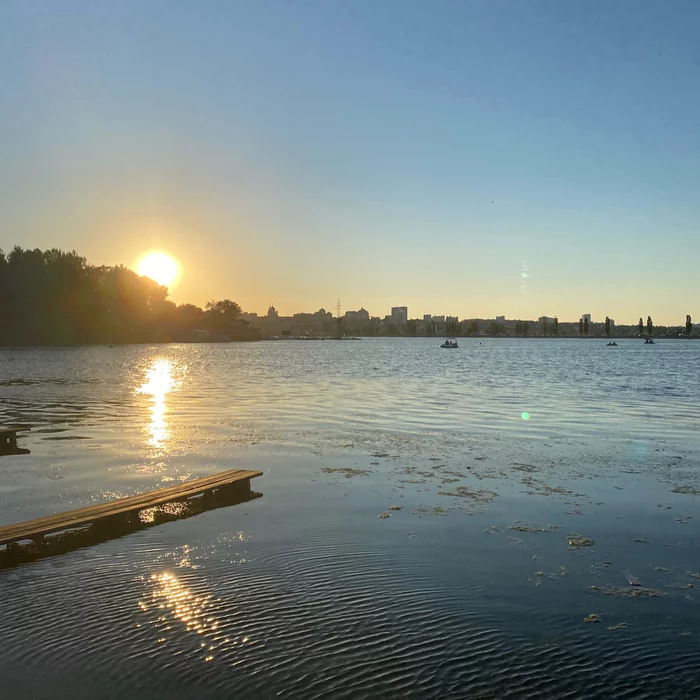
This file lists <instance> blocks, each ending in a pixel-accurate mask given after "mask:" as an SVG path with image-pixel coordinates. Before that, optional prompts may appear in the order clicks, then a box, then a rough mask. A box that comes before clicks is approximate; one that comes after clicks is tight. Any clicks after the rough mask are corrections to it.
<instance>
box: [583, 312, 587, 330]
mask: <svg viewBox="0 0 700 700" xmlns="http://www.w3.org/2000/svg"><path fill="white" fill-rule="evenodd" d="M583 334H584V335H588V316H584V317H583Z"/></svg>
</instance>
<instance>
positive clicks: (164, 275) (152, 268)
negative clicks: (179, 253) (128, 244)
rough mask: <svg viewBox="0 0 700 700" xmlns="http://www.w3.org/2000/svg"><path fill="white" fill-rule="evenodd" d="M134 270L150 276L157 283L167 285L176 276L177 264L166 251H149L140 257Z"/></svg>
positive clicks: (173, 280) (144, 275)
mask: <svg viewBox="0 0 700 700" xmlns="http://www.w3.org/2000/svg"><path fill="white" fill-rule="evenodd" d="M136 271H137V272H138V273H139V275H142V276H143V277H150V278H151V279H152V280H154V281H155V282H158V284H162V285H164V286H166V287H167V286H169V285H171V284H172V283H173V282H175V280H176V279H177V277H178V273H179V265H178V264H177V260H175V258H173V257H172V256H170V255H168V254H167V253H162V252H160V251H151V252H150V253H146V254H145V255H143V256H142V257H141V259H140V260H139V261H138V263H137V266H136Z"/></svg>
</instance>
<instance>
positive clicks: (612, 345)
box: [606, 342, 617, 348]
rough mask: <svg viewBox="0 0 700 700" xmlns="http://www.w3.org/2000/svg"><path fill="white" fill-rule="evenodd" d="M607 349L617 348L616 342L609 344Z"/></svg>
mask: <svg viewBox="0 0 700 700" xmlns="http://www.w3.org/2000/svg"><path fill="white" fill-rule="evenodd" d="M606 347H608V348H616V347H617V343H615V342H612V343H608V344H607V346H606Z"/></svg>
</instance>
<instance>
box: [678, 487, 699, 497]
mask: <svg viewBox="0 0 700 700" xmlns="http://www.w3.org/2000/svg"><path fill="white" fill-rule="evenodd" d="M671 493H687V494H688V495H690V496H700V491H698V490H697V489H694V488H693V487H692V486H676V488H675V489H671Z"/></svg>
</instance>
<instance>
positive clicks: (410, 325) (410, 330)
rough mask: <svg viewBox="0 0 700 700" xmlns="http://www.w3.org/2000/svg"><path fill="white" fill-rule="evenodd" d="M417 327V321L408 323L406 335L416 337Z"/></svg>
mask: <svg viewBox="0 0 700 700" xmlns="http://www.w3.org/2000/svg"><path fill="white" fill-rule="evenodd" d="M417 326H418V322H417V321H406V335H415V334H416V328H417Z"/></svg>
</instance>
